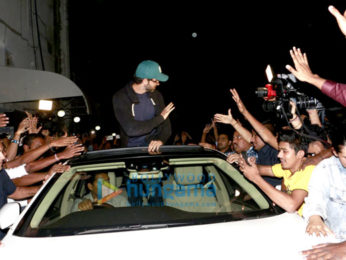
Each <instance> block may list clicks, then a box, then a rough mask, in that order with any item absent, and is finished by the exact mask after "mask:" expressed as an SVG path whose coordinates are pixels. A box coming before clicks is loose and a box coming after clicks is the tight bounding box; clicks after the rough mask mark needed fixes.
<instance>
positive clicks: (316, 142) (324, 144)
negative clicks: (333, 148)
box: [307, 125, 330, 157]
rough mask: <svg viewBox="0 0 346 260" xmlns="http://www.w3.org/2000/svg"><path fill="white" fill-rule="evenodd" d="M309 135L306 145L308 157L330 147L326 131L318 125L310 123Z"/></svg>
mask: <svg viewBox="0 0 346 260" xmlns="http://www.w3.org/2000/svg"><path fill="white" fill-rule="evenodd" d="M308 128H309V133H308V134H309V135H310V136H312V137H313V138H311V139H310V140H309V145H308V153H307V155H308V157H311V156H315V155H317V154H319V153H321V152H322V151H324V150H325V149H327V148H329V147H330V144H329V143H328V135H327V132H326V131H325V130H324V129H323V128H322V127H320V126H318V125H310V126H309V127H308Z"/></svg>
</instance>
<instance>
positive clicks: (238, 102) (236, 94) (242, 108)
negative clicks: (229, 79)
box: [229, 88, 247, 114]
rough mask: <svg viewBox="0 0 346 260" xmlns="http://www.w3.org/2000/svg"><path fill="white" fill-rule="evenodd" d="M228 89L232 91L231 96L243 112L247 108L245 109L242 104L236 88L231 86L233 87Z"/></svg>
mask: <svg viewBox="0 0 346 260" xmlns="http://www.w3.org/2000/svg"><path fill="white" fill-rule="evenodd" d="M229 91H230V92H231V93H232V98H233V100H234V101H235V103H236V104H237V107H238V110H239V112H240V113H242V114H244V113H245V112H246V111H247V110H246V107H245V106H244V103H243V101H241V99H240V97H239V94H238V92H237V90H236V89H234V88H233V89H230V90H229Z"/></svg>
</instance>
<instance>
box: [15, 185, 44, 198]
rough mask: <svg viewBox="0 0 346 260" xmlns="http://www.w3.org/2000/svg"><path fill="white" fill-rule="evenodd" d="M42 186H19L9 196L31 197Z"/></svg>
mask: <svg viewBox="0 0 346 260" xmlns="http://www.w3.org/2000/svg"><path fill="white" fill-rule="evenodd" d="M40 187H41V186H31V187H17V188H16V190H15V192H14V193H12V194H11V195H10V196H8V197H9V198H11V199H15V200H19V199H25V198H29V197H32V196H34V195H35V194H36V192H37V191H38V190H39V189H40Z"/></svg>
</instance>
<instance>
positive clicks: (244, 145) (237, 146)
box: [233, 131, 251, 153]
mask: <svg viewBox="0 0 346 260" xmlns="http://www.w3.org/2000/svg"><path fill="white" fill-rule="evenodd" d="M250 147H251V144H250V143H249V142H247V141H246V140H245V139H244V138H243V137H242V136H241V135H240V134H239V133H238V132H237V131H235V132H234V134H233V149H234V151H236V153H241V152H246V151H247V150H249V149H250Z"/></svg>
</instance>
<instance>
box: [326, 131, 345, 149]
mask: <svg viewBox="0 0 346 260" xmlns="http://www.w3.org/2000/svg"><path fill="white" fill-rule="evenodd" d="M330 139H331V140H332V146H333V148H334V150H335V152H337V153H340V152H341V149H342V146H346V127H345V126H342V127H340V128H335V129H333V131H331V135H330Z"/></svg>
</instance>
